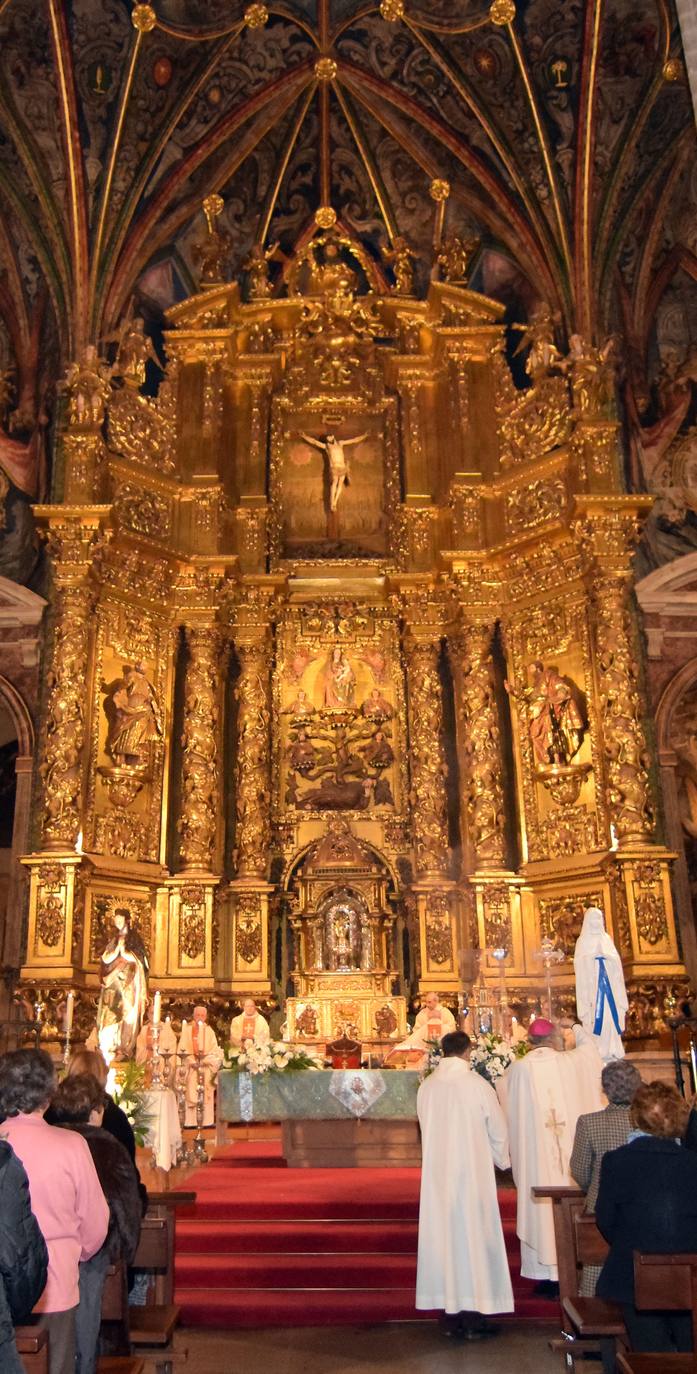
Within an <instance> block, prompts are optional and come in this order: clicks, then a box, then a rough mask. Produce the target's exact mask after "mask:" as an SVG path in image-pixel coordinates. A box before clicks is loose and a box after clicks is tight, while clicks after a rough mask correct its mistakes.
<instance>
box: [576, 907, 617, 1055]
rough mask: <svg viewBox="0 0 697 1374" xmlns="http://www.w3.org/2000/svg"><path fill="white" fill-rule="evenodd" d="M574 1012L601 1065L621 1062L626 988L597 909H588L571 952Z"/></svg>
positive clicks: (610, 941)
mask: <svg viewBox="0 0 697 1374" xmlns="http://www.w3.org/2000/svg"><path fill="white" fill-rule="evenodd" d="M574 974H575V976H576V1010H577V1011H578V1019H579V1021H580V1022H581V1025H582V1026H583V1029H584V1030H585V1031H586V1032H587V1033H588V1035H592V1036H593V1037H594V1039H595V1042H596V1045H597V1048H598V1053H599V1054H600V1055H601V1057H602V1059H603V1060H604V1062H605V1063H607V1062H608V1060H610V1059H622V1058H623V1056H624V1045H623V1044H622V1031H623V1030H624V1025H625V1021H626V1019H627V1007H628V1005H629V1002H628V1000H627V989H626V987H625V982H624V970H623V968H622V960H621V958H620V954H619V950H618V949H617V947H616V945H615V944H614V942H613V940H612V939H611V937H610V936H609V935H608V933H607V931H606V929H605V917H604V916H603V913H602V911H601V910H600V907H597V906H589V907H588V910H587V911H585V912H584V915H583V925H582V926H581V933H580V935H579V937H578V940H577V941H576V948H575V949H574Z"/></svg>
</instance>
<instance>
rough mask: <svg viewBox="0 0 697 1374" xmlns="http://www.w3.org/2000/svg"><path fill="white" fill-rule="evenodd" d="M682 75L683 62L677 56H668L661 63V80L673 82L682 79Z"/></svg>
mask: <svg viewBox="0 0 697 1374" xmlns="http://www.w3.org/2000/svg"><path fill="white" fill-rule="evenodd" d="M683 76H684V68H683V64H682V62H681V61H680V58H679V57H669V58H668V60H667V62H664V64H663V80H664V81H668V82H670V83H671V84H673V83H674V82H676V81H682V79H683Z"/></svg>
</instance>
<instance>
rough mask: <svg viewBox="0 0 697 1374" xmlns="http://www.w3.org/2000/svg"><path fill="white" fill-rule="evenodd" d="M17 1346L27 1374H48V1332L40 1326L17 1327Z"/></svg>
mask: <svg viewBox="0 0 697 1374" xmlns="http://www.w3.org/2000/svg"><path fill="white" fill-rule="evenodd" d="M15 1345H16V1346H17V1354H18V1355H19V1358H20V1360H21V1361H22V1364H23V1365H24V1368H25V1370H26V1374H48V1331H46V1330H45V1329H44V1328H42V1327H40V1326H16V1327H15Z"/></svg>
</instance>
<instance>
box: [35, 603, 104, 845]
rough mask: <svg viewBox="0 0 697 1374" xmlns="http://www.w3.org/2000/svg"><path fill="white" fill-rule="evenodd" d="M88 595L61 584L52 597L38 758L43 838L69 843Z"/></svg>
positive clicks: (74, 828)
mask: <svg viewBox="0 0 697 1374" xmlns="http://www.w3.org/2000/svg"><path fill="white" fill-rule="evenodd" d="M91 605H92V596H91V593H90V591H89V590H88V589H87V588H86V587H64V588H63V589H62V590H61V591H60V592H59V593H58V596H57V621H56V630H55V640H54V646H53V662H52V667H51V670H50V672H49V674H48V682H49V698H48V708H47V719H46V742H45V748H44V758H43V762H42V764H41V767H40V770H39V771H40V773H41V778H42V780H43V785H44V798H45V801H44V823H43V834H44V843H48V844H52V845H67V846H68V847H69V848H71V849H72V848H73V847H74V845H75V842H76V840H77V836H78V832H79V830H80V822H81V818H80V806H79V803H80V792H81V787H82V754H83V749H84V744H85V679H86V676H87V652H88V643H89V628H88V626H89V613H90V609H91Z"/></svg>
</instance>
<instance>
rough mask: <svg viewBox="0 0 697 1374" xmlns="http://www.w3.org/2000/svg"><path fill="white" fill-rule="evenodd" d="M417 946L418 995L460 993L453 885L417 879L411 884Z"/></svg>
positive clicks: (458, 908) (458, 901) (457, 898)
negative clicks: (416, 929)
mask: <svg viewBox="0 0 697 1374" xmlns="http://www.w3.org/2000/svg"><path fill="white" fill-rule="evenodd" d="M412 892H413V893H414V896H415V898H416V912H417V917H418V923H419V941H420V945H421V977H420V979H419V992H421V993H424V992H430V991H437V992H445V993H457V992H459V990H460V985H461V978H460V950H461V948H462V945H463V936H462V896H461V893H460V891H459V889H458V887H457V884H456V883H453V882H449V881H448V880H447V879H444V878H421V879H420V880H419V881H418V882H415V883H414V884H413V885H412Z"/></svg>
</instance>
